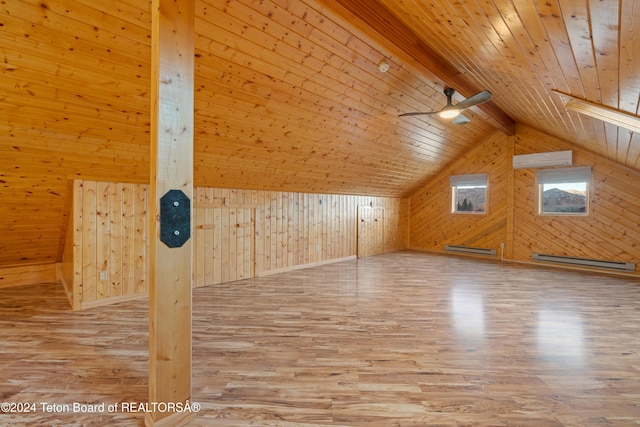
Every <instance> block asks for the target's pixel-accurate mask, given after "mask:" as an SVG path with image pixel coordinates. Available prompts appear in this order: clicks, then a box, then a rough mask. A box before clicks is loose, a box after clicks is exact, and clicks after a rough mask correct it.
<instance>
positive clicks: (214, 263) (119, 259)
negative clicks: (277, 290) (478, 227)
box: [61, 181, 409, 309]
mask: <svg viewBox="0 0 640 427" xmlns="http://www.w3.org/2000/svg"><path fill="white" fill-rule="evenodd" d="M146 191H147V186H146V185H145V184H125V183H108V182H95V181H76V182H75V183H74V203H73V208H72V214H71V215H70V216H71V219H70V225H69V230H70V233H69V235H68V238H67V242H68V243H67V245H66V247H65V251H64V255H63V262H62V268H61V270H62V276H63V279H64V280H63V281H64V283H65V287H66V289H67V293H68V295H69V298H70V301H71V302H72V306H73V308H74V309H83V308H89V307H93V306H96V305H103V304H109V303H113V302H118V301H122V300H124V299H130V298H136V297H139V296H143V295H146V293H147V279H146V274H147V271H146V260H145V255H146V250H147V236H146V227H145V221H146V215H147V204H146V203H147V200H146ZM359 206H369V207H371V206H375V207H377V208H378V209H379V210H384V218H385V223H384V236H383V239H384V251H385V252H392V251H396V250H400V249H404V248H405V247H406V244H407V239H408V230H407V224H408V216H409V209H408V199H400V198H385V197H373V196H371V197H369V196H350V195H335V194H311V193H293V192H280V191H261V190H238V189H222V188H204V187H199V188H195V189H194V201H193V207H194V209H195V211H194V233H193V234H194V235H193V238H194V242H193V244H194V248H195V249H194V269H195V277H194V286H197V287H200V286H206V285H213V284H217V283H223V282H229V281H234V280H240V279H244V278H250V277H254V276H257V275H264V274H271V273H276V272H281V271H286V270H290V269H294V268H302V267H306V266H312V265H316V264H321V263H325V262H333V261H336V260H341V259H345V258H349V257H354V256H356V254H357V235H356V230H357V220H358V216H357V212H358V207H359ZM101 272H104V273H103V274H104V276H103V278H104V277H106V280H100V274H101Z"/></svg>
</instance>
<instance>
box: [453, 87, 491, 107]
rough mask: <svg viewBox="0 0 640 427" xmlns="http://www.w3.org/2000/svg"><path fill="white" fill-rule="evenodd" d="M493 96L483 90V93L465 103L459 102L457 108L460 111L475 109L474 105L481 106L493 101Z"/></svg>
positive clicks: (466, 100)
mask: <svg viewBox="0 0 640 427" xmlns="http://www.w3.org/2000/svg"><path fill="white" fill-rule="evenodd" d="M491 98H493V95H492V94H491V92H489V91H488V90H483V91H482V92H478V93H476V94H475V95H473V96H471V97H469V98H467V99H465V100H464V101H461V102H458V103H457V104H456V105H455V107H456V108H457V109H459V110H464V109H466V108H469V107H473V106H474V105H480V104H483V103H485V102H487V101H491Z"/></svg>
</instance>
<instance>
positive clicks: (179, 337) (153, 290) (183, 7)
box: [145, 0, 195, 426]
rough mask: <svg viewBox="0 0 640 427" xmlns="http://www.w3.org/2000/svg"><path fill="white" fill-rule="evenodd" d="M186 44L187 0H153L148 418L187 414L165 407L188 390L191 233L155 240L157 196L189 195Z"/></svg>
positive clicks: (179, 418)
mask: <svg viewBox="0 0 640 427" xmlns="http://www.w3.org/2000/svg"><path fill="white" fill-rule="evenodd" d="M193 46H194V2H193V1H192V0H153V2H152V54H151V57H152V58H151V63H152V65H151V105H152V106H151V109H152V111H151V185H150V186H149V190H150V192H149V193H150V197H149V200H150V203H149V205H150V208H149V209H150V215H149V218H150V221H149V238H150V244H149V248H150V251H149V404H150V408H151V409H152V412H149V413H147V414H146V419H145V423H146V424H147V425H148V426H151V425H156V426H157V425H171V426H176V425H182V424H185V423H187V422H188V421H189V420H190V419H191V418H192V417H193V416H194V415H195V414H194V413H192V412H180V411H171V410H170V408H172V405H175V404H179V403H185V402H186V401H187V400H190V397H191V281H192V244H191V242H192V239H189V240H187V241H186V242H185V243H183V244H182V246H179V247H169V246H167V244H165V243H164V242H161V241H160V234H161V232H160V219H161V218H160V198H162V196H163V195H165V194H166V193H167V192H168V191H169V190H180V191H182V192H183V193H184V195H186V197H187V198H188V199H190V200H191V199H193V135H194V131H193V95H194V89H193V74H194V64H193V57H194V56H193V52H194V47H193ZM191 205H192V204H191ZM190 212H191V215H190V218H189V221H190V222H191V223H192V222H193V221H192V219H193V214H192V212H193V209H190ZM191 227H192V226H191V225H190V224H189V230H190V229H191ZM190 234H191V235H193V233H190Z"/></svg>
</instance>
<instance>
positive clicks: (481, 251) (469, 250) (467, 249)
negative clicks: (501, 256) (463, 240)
mask: <svg viewBox="0 0 640 427" xmlns="http://www.w3.org/2000/svg"><path fill="white" fill-rule="evenodd" d="M444 250H445V251H448V252H460V253H465V254H478V255H489V256H496V250H495V249H489V248H475V247H473V246H454V245H444Z"/></svg>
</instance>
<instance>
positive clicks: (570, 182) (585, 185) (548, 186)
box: [536, 166, 591, 216]
mask: <svg viewBox="0 0 640 427" xmlns="http://www.w3.org/2000/svg"><path fill="white" fill-rule="evenodd" d="M536 179H537V182H538V212H539V214H540V215H549V214H550V215H583V216H584V215H587V214H588V213H589V191H590V190H589V184H590V183H591V166H585V167H579V168H562V169H545V170H539V171H538V172H537V173H536Z"/></svg>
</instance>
